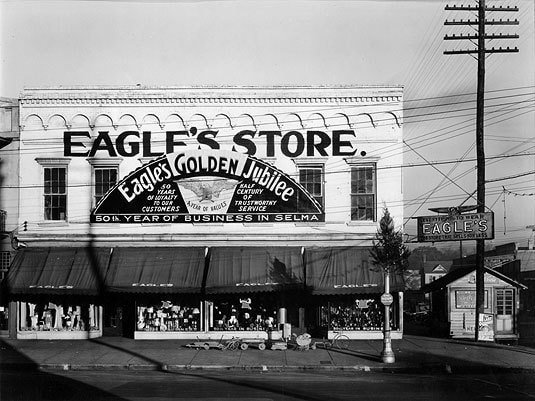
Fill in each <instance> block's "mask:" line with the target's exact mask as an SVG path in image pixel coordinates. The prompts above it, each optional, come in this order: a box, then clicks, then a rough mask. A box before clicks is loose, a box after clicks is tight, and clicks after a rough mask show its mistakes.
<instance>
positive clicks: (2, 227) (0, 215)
mask: <svg viewBox="0 0 535 401" xmlns="http://www.w3.org/2000/svg"><path fill="white" fill-rule="evenodd" d="M6 219H7V212H6V211H5V210H0V233H4V232H6Z"/></svg>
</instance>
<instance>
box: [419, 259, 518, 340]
mask: <svg viewBox="0 0 535 401" xmlns="http://www.w3.org/2000/svg"><path fill="white" fill-rule="evenodd" d="M484 279H485V312H484V314H482V315H481V316H480V319H479V333H480V339H481V340H486V341H517V340H518V338H519V332H518V321H517V320H518V310H519V305H520V302H519V295H520V292H519V290H521V289H525V288H526V287H525V286H524V285H522V284H520V283H518V282H516V281H514V280H513V279H511V278H509V277H507V276H505V275H503V274H502V273H499V272H497V271H496V270H492V269H488V268H485V276H484ZM423 290H424V292H426V293H431V310H432V313H433V319H434V321H435V322H446V321H447V323H448V327H449V335H450V336H451V337H452V338H469V339H473V338H474V337H475V307H476V271H475V268H474V267H473V266H469V267H464V268H459V269H456V270H454V271H452V272H450V273H448V274H447V275H445V276H444V277H442V278H440V279H438V280H436V281H433V282H432V283H430V284H428V285H426V286H424V287H423Z"/></svg>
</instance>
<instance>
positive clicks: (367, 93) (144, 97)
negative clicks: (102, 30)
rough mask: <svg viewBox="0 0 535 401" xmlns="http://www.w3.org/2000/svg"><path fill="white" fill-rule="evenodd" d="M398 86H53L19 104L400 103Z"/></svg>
mask: <svg viewBox="0 0 535 401" xmlns="http://www.w3.org/2000/svg"><path fill="white" fill-rule="evenodd" d="M402 96H403V88H402V87H399V86H317V87H312V86H302V87H299V86H273V87H225V86H220V87H142V86H120V87H91V86H88V87H57V88H30V89H25V90H24V91H23V92H22V94H21V97H20V103H21V105H47V104H54V105H121V104H140V105H146V104H180V105H189V104H217V105H220V104H245V105H246V104H270V105H272V104H275V105H276V104H301V105H302V104H318V103H321V104H349V103H384V102H400V101H401V100H402Z"/></svg>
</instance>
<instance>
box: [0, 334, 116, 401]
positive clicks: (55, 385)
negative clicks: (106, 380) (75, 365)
mask: <svg viewBox="0 0 535 401" xmlns="http://www.w3.org/2000/svg"><path fill="white" fill-rule="evenodd" d="M0 400H2V401H18V400H21V401H22V400H28V401H38V400H57V401H63V400H76V401H78V400H81V401H83V400H87V401H99V400H102V401H104V400H106V401H124V399H123V398H121V397H117V396H115V395H113V394H110V393H108V392H106V391H103V390H101V389H98V388H96V387H93V386H90V385H87V384H85V383H81V382H79V381H76V380H73V379H70V378H67V377H63V376H61V375H57V374H53V373H50V372H45V371H41V370H39V369H38V366H37V364H36V363H35V362H34V361H32V360H31V359H29V358H27V357H26V356H24V355H23V354H21V353H20V352H18V351H17V350H16V349H14V348H13V347H12V346H10V345H9V344H7V343H6V342H5V341H3V340H2V339H0Z"/></svg>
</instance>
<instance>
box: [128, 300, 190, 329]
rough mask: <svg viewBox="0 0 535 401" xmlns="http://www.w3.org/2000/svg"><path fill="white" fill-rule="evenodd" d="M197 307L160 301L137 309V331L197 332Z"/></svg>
mask: <svg viewBox="0 0 535 401" xmlns="http://www.w3.org/2000/svg"><path fill="white" fill-rule="evenodd" d="M200 317H201V312H200V308H199V305H197V306H195V305H184V304H180V303H173V302H171V301H161V302H160V303H157V304H156V303H155V304H152V305H144V306H138V307H137V325H136V326H137V330H138V331H199V330H200V329H201V322H200Z"/></svg>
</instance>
